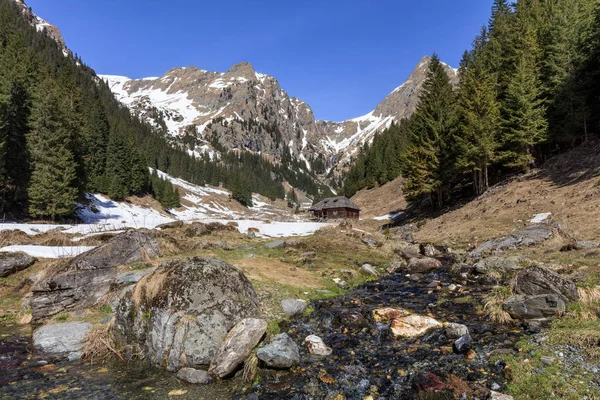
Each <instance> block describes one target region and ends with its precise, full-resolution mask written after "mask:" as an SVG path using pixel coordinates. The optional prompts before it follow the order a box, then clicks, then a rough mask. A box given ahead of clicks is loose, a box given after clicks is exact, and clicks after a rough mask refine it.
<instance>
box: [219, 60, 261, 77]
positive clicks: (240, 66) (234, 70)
mask: <svg viewBox="0 0 600 400" xmlns="http://www.w3.org/2000/svg"><path fill="white" fill-rule="evenodd" d="M226 74H228V75H233V76H237V77H242V78H246V79H254V78H255V76H256V71H255V70H254V67H253V66H252V64H250V63H249V62H247V61H244V62H240V63H237V64H234V65H233V66H232V67H231V68H229V69H228V70H227V72H226Z"/></svg>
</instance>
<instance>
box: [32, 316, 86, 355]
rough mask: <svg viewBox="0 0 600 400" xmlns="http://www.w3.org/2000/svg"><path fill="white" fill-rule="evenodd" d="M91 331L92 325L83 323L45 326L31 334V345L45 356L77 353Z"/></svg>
mask: <svg viewBox="0 0 600 400" xmlns="http://www.w3.org/2000/svg"><path fill="white" fill-rule="evenodd" d="M91 329H92V325H91V324H88V323H85V322H68V323H64V324H51V325H45V326H42V327H41V328H39V329H37V330H36V331H35V332H34V333H33V345H34V347H35V348H36V350H38V351H40V352H42V353H47V354H65V353H73V352H79V351H81V349H83V346H84V341H85V337H86V336H87V334H88V333H89V332H90V330H91Z"/></svg>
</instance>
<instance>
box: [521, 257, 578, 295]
mask: <svg viewBox="0 0 600 400" xmlns="http://www.w3.org/2000/svg"><path fill="white" fill-rule="evenodd" d="M513 290H514V291H515V293H517V294H525V295H530V296H534V295H538V294H556V295H557V296H559V297H560V298H561V299H562V301H564V302H568V301H576V300H577V299H578V298H579V294H578V292H577V286H575V282H573V281H571V280H569V279H565V278H563V277H562V276H561V275H559V274H557V273H556V272H554V271H551V270H549V269H547V268H543V267H538V266H533V267H529V268H527V269H526V270H523V271H521V272H519V273H518V274H517V275H516V276H515V278H514V283H513Z"/></svg>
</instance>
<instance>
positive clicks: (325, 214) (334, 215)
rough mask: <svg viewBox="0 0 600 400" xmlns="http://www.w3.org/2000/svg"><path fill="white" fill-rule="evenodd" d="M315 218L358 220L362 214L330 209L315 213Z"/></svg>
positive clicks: (348, 210) (342, 209) (344, 209)
mask: <svg viewBox="0 0 600 400" xmlns="http://www.w3.org/2000/svg"><path fill="white" fill-rule="evenodd" d="M314 216H315V218H324V219H358V218H359V216H360V212H359V211H356V210H351V209H348V208H328V209H326V210H320V211H315V212H314Z"/></svg>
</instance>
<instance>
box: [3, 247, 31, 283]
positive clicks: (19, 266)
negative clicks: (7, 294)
mask: <svg viewBox="0 0 600 400" xmlns="http://www.w3.org/2000/svg"><path fill="white" fill-rule="evenodd" d="M34 263H35V258H33V257H31V256H30V255H28V254H25V253H21V252H17V253H0V278H6V277H7V276H10V275H12V274H14V273H17V272H19V271H23V270H24V269H27V268H29V267H31V266H32V265H33V264H34Z"/></svg>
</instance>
